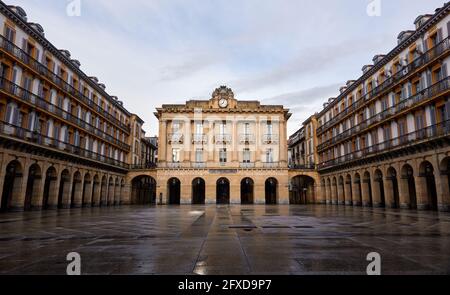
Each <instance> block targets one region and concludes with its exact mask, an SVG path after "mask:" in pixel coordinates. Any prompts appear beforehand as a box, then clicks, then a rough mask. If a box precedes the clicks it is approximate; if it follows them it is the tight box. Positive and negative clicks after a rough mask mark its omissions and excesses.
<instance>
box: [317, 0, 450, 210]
mask: <svg viewBox="0 0 450 295" xmlns="http://www.w3.org/2000/svg"><path fill="white" fill-rule="evenodd" d="M449 12H450V3H447V4H445V5H444V6H443V7H441V8H439V9H437V10H436V11H435V13H434V14H432V15H421V16H419V17H417V19H416V20H415V22H414V25H415V30H411V31H404V32H401V33H400V34H399V35H398V45H397V46H396V47H395V48H394V49H393V50H392V51H390V52H389V53H388V54H386V55H376V56H375V57H374V58H373V64H371V65H366V66H364V67H363V69H362V71H363V74H362V76H361V77H360V78H359V79H357V80H356V81H355V80H350V81H348V82H347V83H346V85H345V86H343V87H341V89H340V94H339V96H337V97H336V98H330V99H329V100H328V102H327V103H325V104H324V108H323V110H322V111H321V112H320V113H319V114H317V115H316V116H317V118H318V127H317V139H318V146H317V151H318V154H319V165H318V171H319V173H320V178H321V186H322V189H321V191H322V197H321V199H320V200H319V202H320V203H329V204H339V205H344V204H345V205H353V206H360V205H363V206H374V207H387V208H410V209H433V210H442V211H448V210H449V209H450V180H449V176H450V148H449V142H450V140H449V134H450V121H449V120H450V101H449V95H450V83H449V82H450V81H449V79H450V78H449V76H448V73H449V65H450V57H449V55H450V42H449V33H450V15H449Z"/></svg>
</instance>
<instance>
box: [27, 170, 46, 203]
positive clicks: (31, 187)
mask: <svg viewBox="0 0 450 295" xmlns="http://www.w3.org/2000/svg"><path fill="white" fill-rule="evenodd" d="M41 179H42V173H41V167H39V165H38V164H33V165H31V166H30V168H29V169H28V179H27V188H26V191H25V202H24V210H25V211H27V210H31V209H32V207H34V206H36V205H37V206H40V205H38V204H39V192H40V191H41V189H40V188H41Z"/></svg>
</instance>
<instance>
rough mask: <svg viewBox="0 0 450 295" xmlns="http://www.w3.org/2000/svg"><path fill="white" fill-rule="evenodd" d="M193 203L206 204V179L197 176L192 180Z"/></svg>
mask: <svg viewBox="0 0 450 295" xmlns="http://www.w3.org/2000/svg"><path fill="white" fill-rule="evenodd" d="M192 204H205V180H204V179H203V178H200V177H197V178H195V179H194V180H192Z"/></svg>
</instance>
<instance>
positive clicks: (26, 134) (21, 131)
mask: <svg viewBox="0 0 450 295" xmlns="http://www.w3.org/2000/svg"><path fill="white" fill-rule="evenodd" d="M0 135H2V136H5V135H6V136H9V137H14V138H17V139H20V140H25V141H27V142H29V143H33V144H36V145H39V146H42V147H49V148H55V149H58V150H61V151H64V152H66V153H69V154H71V155H75V156H79V157H82V158H87V159H90V160H95V161H98V162H103V163H105V164H108V165H112V166H118V167H121V168H124V169H129V168H130V166H129V165H128V164H127V163H124V162H121V161H119V160H116V159H114V158H110V157H106V156H103V155H101V154H98V153H95V152H93V151H90V150H86V149H83V148H81V147H79V146H75V145H72V144H70V143H67V142H63V141H60V140H58V139H55V138H51V137H48V136H45V135H42V134H39V133H38V132H35V131H33V130H29V129H25V128H22V127H19V126H15V125H12V124H9V123H7V122H3V121H0Z"/></svg>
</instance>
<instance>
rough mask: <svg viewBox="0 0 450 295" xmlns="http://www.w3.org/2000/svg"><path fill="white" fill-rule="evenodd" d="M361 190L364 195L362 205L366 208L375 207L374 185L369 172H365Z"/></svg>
mask: <svg viewBox="0 0 450 295" xmlns="http://www.w3.org/2000/svg"><path fill="white" fill-rule="evenodd" d="M361 190H362V192H361V194H362V198H363V204H362V205H363V206H365V207H371V206H373V196H372V183H371V179H370V173H369V171H364V174H363V181H362V187H361Z"/></svg>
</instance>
